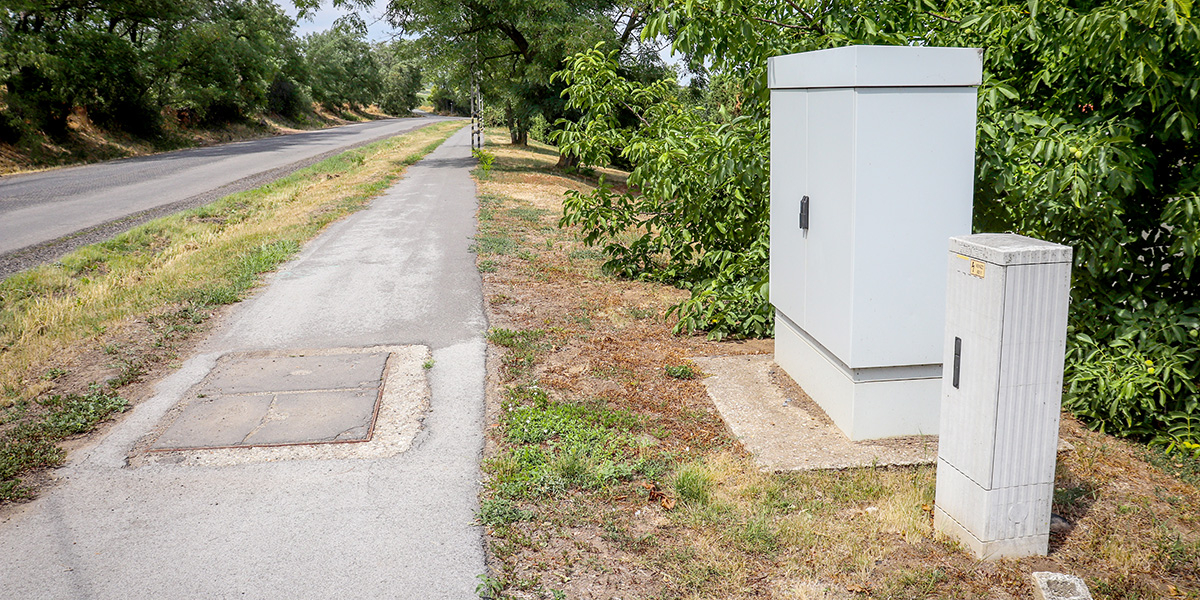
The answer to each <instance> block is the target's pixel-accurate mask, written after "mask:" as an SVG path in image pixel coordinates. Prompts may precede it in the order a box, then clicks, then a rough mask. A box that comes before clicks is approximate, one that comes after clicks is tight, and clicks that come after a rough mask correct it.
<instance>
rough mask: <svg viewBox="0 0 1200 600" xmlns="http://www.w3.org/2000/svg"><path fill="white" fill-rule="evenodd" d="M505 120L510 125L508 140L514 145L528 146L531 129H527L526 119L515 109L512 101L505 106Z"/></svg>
mask: <svg viewBox="0 0 1200 600" xmlns="http://www.w3.org/2000/svg"><path fill="white" fill-rule="evenodd" d="M504 120H505V121H506V123H505V124H506V125H508V141H509V142H510V143H512V145H514V146H528V145H529V131H527V130H526V127H525V122H524V120H522V119H521V118H520V117H518V116H517V111H515V110H513V107H512V103H509V104H508V105H507V106H505V107H504Z"/></svg>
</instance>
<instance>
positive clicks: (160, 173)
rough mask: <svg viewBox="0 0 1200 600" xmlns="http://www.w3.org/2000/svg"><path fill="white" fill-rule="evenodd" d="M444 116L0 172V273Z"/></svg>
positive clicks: (267, 180)
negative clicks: (35, 170) (33, 170)
mask: <svg viewBox="0 0 1200 600" xmlns="http://www.w3.org/2000/svg"><path fill="white" fill-rule="evenodd" d="M445 120H447V117H435V116H422V117H418V118H411V119H384V120H380V121H370V122H367V123H354V124H351V125H343V126H340V127H331V128H329V129H321V130H317V131H305V132H302V133H293V134H289V135H278V136H273V137H268V138H261V139H257V140H248V141H244V142H235V143H231V144H222V145H219V146H208V147H206V148H191V149H187V150H177V151H174V152H164V153H162V154H155V155H152V156H144V157H138V158H126V159H120V160H114V161H109V162H104V163H98V164H93V165H84V166H78V167H67V168H63V169H55V170H52V171H45V172H42V173H30V174H25V175H6V176H4V177H0V280H2V279H4V278H5V277H8V276H9V275H12V274H13V273H16V272H17V271H21V270H23V269H27V268H30V267H32V266H35V265H38V264H42V263H45V262H49V261H51V260H54V259H56V258H58V257H60V256H62V255H64V254H66V253H68V252H70V251H71V250H74V249H75V248H78V247H80V246H83V245H86V244H91V243H95V242H98V241H102V240H105V239H108V238H110V237H112V236H114V235H116V234H118V233H120V232H123V231H126V230H128V229H130V228H132V227H134V226H136V225H139V224H141V223H144V222H146V221H149V220H151V219H154V218H157V217H160V216H163V215H167V214H171V213H174V212H178V211H180V210H185V209H188V208H192V207H195V206H201V205H203V204H207V203H209V202H212V201H213V200H216V199H218V198H220V197H222V196H225V195H228V194H232V193H234V192H239V191H243V190H248V189H251V188H254V187H257V186H260V185H263V184H264V183H268V182H270V181H273V180H275V179H278V178H280V177H283V176H284V175H287V174H289V173H291V172H293V171H295V170H297V169H301V168H303V167H306V166H308V165H311V164H314V163H317V162H319V161H321V160H323V159H325V158H327V157H329V156H331V155H333V154H337V153H339V152H343V151H345V150H348V149H351V148H355V147H358V146H362V145H365V144H368V143H370V142H373V141H376V140H380V139H383V138H388V137H392V136H395V135H399V134H401V133H405V132H407V131H412V130H413V129H417V128H419V127H423V126H425V125H429V124H432V123H437V122H439V121H445Z"/></svg>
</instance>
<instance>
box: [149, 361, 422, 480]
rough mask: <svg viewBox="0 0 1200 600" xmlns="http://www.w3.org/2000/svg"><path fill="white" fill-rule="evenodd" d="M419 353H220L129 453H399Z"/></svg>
mask: <svg viewBox="0 0 1200 600" xmlns="http://www.w3.org/2000/svg"><path fill="white" fill-rule="evenodd" d="M428 357H429V350H428V348H426V347H424V346H381V347H372V348H333V349H321V350H302V351H301V350H296V351H288V352H254V353H233V354H227V355H225V356H222V357H221V358H220V359H219V360H218V361H217V363H216V365H215V366H214V368H213V369H212V371H211V372H210V373H209V374H208V375H207V376H206V377H205V378H204V379H203V380H202V381H201V382H200V383H199V384H198V385H196V386H194V387H193V388H192V390H191V391H190V392H189V393H188V394H187V396H186V397H185V398H183V399H182V401H181V402H180V403H179V405H178V406H177V407H176V409H175V410H173V411H171V413H170V414H168V416H167V417H166V418H165V419H164V422H163V424H162V425H160V427H159V428H158V429H157V430H156V434H155V435H152V436H151V438H152V441H149V442H148V443H143V444H142V445H141V447H142V448H143V449H144V450H145V452H140V453H138V452H135V454H137V455H138V456H137V457H135V460H132V461H131V462H133V463H135V464H142V463H160V462H170V463H192V464H231V463H244V462H262V461H274V460H288V459H303V458H351V457H363V458H368V457H369V458H381V457H385V456H391V455H394V454H397V453H399V452H403V451H404V450H406V449H408V447H409V446H410V445H411V443H412V439H413V438H414V437H415V436H416V433H417V431H418V430H419V429H420V421H421V419H422V418H423V416H424V413H425V411H426V409H427V408H428V402H429V388H428V384H427V382H426V380H425V369H424V368H423V363H424V362H425V361H426V360H427V359H428ZM159 432H161V433H159Z"/></svg>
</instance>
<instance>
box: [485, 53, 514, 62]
mask: <svg viewBox="0 0 1200 600" xmlns="http://www.w3.org/2000/svg"><path fill="white" fill-rule="evenodd" d="M520 55H521V52H520V51H518V50H513V51H512V52H505V53H504V54H497V55H495V56H488V57H486V58H481V59H479V60H480V62H487V61H489V60H496V59H497V58H505V57H509V56H520Z"/></svg>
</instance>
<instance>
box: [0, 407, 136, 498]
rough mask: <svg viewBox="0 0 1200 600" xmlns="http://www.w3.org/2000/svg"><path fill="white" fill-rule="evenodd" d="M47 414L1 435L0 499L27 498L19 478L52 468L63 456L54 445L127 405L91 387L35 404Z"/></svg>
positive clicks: (28, 492)
mask: <svg viewBox="0 0 1200 600" xmlns="http://www.w3.org/2000/svg"><path fill="white" fill-rule="evenodd" d="M38 403H39V404H41V405H42V406H43V407H45V409H46V412H45V413H44V415H43V416H42V418H41V419H40V420H38V421H33V422H25V423H21V424H19V425H17V426H16V427H14V428H12V429H10V430H8V431H7V432H6V433H5V434H4V435H3V436H0V500H18V499H21V498H25V497H28V496H29V495H30V490H29V489H28V488H25V487H23V486H22V485H21V479H20V477H21V476H22V475H24V474H25V473H27V472H29V471H31V470H33V469H39V468H45V467H55V466H58V465H59V464H61V463H62V461H63V458H65V456H66V454H65V453H64V452H63V451H62V449H60V448H58V446H56V445H55V442H57V441H58V440H61V439H63V438H65V437H67V436H71V435H75V434H78V433H87V432H88V431H91V430H92V428H93V427H95V426H96V425H97V424H98V423H100V422H101V421H103V420H105V419H107V418H108V417H109V415H111V414H112V413H114V412H121V411H124V410H125V408H126V407H127V406H128V403H127V402H126V401H125V399H124V398H121V396H119V395H118V394H117V393H116V392H115V391H113V390H112V389H111V388H108V387H102V386H99V385H92V387H91V389H89V390H88V392H87V393H86V394H70V395H67V396H59V395H55V396H50V397H49V398H44V399H41V400H39V401H38Z"/></svg>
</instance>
